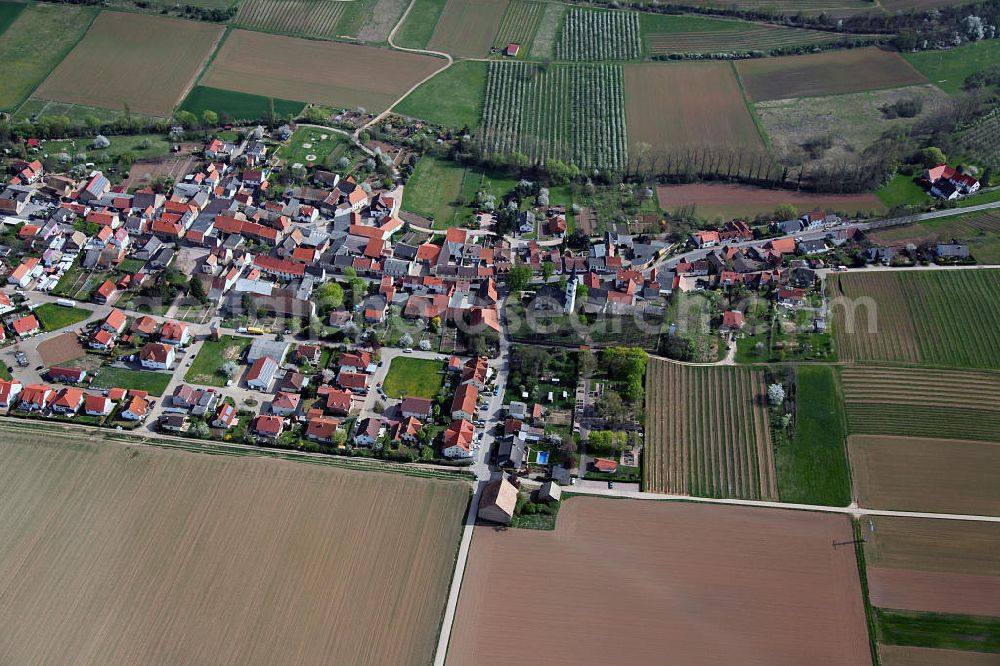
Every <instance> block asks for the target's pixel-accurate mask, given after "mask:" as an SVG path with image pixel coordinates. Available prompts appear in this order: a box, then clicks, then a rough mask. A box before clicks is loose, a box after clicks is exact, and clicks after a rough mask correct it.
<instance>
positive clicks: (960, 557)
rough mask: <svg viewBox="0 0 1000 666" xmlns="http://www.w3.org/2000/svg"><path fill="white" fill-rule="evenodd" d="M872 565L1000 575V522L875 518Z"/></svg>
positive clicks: (870, 535) (869, 552)
mask: <svg viewBox="0 0 1000 666" xmlns="http://www.w3.org/2000/svg"><path fill="white" fill-rule="evenodd" d="M872 524H873V526H874V528H875V529H874V531H871V530H866V532H867V533H866V539H867V540H866V541H865V559H866V560H867V561H868V565H869V566H871V567H882V568H895V569H920V570H923V571H941V572H950V573H962V574H972V575H987V576H1000V524H997V523H979V522H973V521H956V520H932V519H927V518H897V517H892V518H889V517H875V518H872Z"/></svg>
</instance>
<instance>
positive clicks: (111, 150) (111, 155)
mask: <svg viewBox="0 0 1000 666" xmlns="http://www.w3.org/2000/svg"><path fill="white" fill-rule="evenodd" d="M107 139H108V141H110V142H111V145H110V146H108V147H107V148H103V149H100V150H98V149H96V148H93V147H91V141H92V140H93V139H92V138H83V139H60V140H50V141H48V142H47V143H46V145H45V149H46V151H48V152H49V153H50V154H51V153H59V152H63V153H68V154H70V155H75V154H76V153H85V154H86V155H87V159H88V160H90V161H91V162H97V163H100V162H110V161H113V160H115V159H117V158H118V157H120V156H122V155H125V154H126V153H129V154H132V155H134V156H135V158H136V159H137V160H148V159H155V158H157V157H165V156H166V155H169V154H170V146H171V143H170V141H168V140H167V138H166V137H165V136H163V135H161V134H135V135H125V136H115V135H112V136H109V137H107Z"/></svg>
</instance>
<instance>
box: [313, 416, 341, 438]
mask: <svg viewBox="0 0 1000 666" xmlns="http://www.w3.org/2000/svg"><path fill="white" fill-rule="evenodd" d="M338 428H340V421H339V420H337V419H331V418H328V417H325V416H317V417H313V418H311V419H309V422H308V423H307V424H306V439H309V440H312V441H314V442H320V443H322V444H332V443H333V435H334V433H336V432H337V429H338Z"/></svg>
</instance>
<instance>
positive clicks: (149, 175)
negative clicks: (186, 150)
mask: <svg viewBox="0 0 1000 666" xmlns="http://www.w3.org/2000/svg"><path fill="white" fill-rule="evenodd" d="M195 162H197V158H196V157H194V156H193V155H184V156H178V157H166V158H163V159H159V160H145V161H142V162H136V163H135V164H133V165H132V167H131V168H130V169H129V172H128V180H126V181H125V186H126V187H129V188H133V187H144V186H146V185H149V184H150V183H152V182H153V181H154V180H155V179H156V178H172V179H173V180H174V182H177V181H179V180H181V178H183V177H184V176H185V175H187V174H188V173H190V172H191V171H192V170H193V168H194V165H195Z"/></svg>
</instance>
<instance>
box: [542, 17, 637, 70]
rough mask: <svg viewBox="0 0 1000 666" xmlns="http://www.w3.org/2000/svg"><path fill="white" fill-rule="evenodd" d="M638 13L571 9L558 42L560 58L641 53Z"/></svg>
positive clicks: (618, 57)
mask: <svg viewBox="0 0 1000 666" xmlns="http://www.w3.org/2000/svg"><path fill="white" fill-rule="evenodd" d="M639 34H640V30H639V14H638V12H623V11H606V10H594V9H577V8H573V9H570V10H569V12H567V13H566V20H565V22H564V23H563V28H562V34H561V35H560V36H559V42H558V43H557V44H556V58H558V59H559V60H588V61H589V60H631V59H633V58H638V57H640V56H641V55H642V40H641V39H640V37H639Z"/></svg>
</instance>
